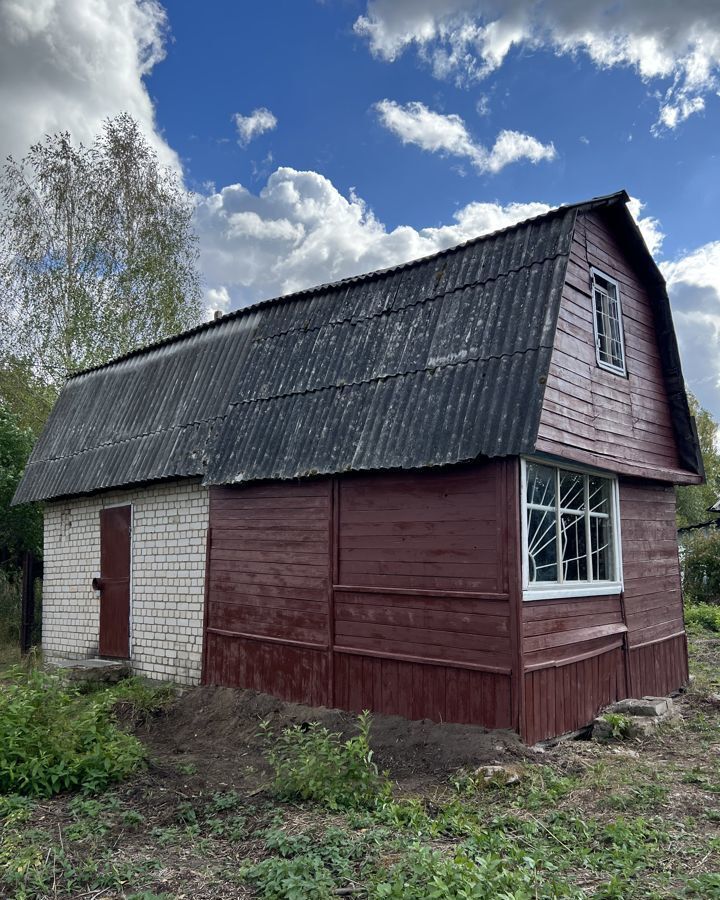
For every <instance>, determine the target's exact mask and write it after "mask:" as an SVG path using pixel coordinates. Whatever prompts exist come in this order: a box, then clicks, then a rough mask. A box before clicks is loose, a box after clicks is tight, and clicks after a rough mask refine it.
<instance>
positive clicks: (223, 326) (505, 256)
mask: <svg viewBox="0 0 720 900" xmlns="http://www.w3.org/2000/svg"><path fill="white" fill-rule="evenodd" d="M627 199H628V197H627V194H626V193H625V192H624V191H623V192H620V193H618V194H612V195H609V196H607V197H602V198H596V199H595V200H592V201H588V202H586V203H582V204H575V205H573V206H566V207H560V208H559V209H556V210H551V211H550V212H548V213H547V214H545V215H543V216H539V217H537V218H535V219H531V220H528V221H526V222H522V223H520V224H518V225H515V226H513V227H511V228H506V229H504V230H502V231H499V232H496V233H494V234H491V235H486V236H483V237H480V238H477V239H475V240H472V241H468V242H467V243H465V244H462V245H460V246H459V247H454V248H452V249H449V250H445V251H442V252H440V253H436V254H434V255H433V256H429V257H426V258H424V259H420V260H416V261H414V262H410V263H407V264H405V265H399V266H394V267H393V268H390V269H386V270H383V271H380V272H373V273H370V274H368V275H362V276H358V277H355V278H348V279H345V280H343V281H339V282H337V283H335V284H327V285H321V286H319V287H315V288H312V289H309V290H304V291H299V292H297V293H295V294H290V295H288V296H285V297H281V298H278V299H276V300H270V301H264V302H262V303H259V304H256V305H255V306H252V307H248V308H245V309H242V310H238V311H237V312H234V313H231V314H230V315H227V316H225V317H223V318H221V319H219V320H216V321H213V322H207V323H205V324H203V325H201V326H199V327H197V328H195V329H193V330H191V331H188V332H185V333H183V334H181V335H178V336H177V337H174V338H171V339H169V340H166V341H163V342H160V343H158V344H155V345H152V346H150V347H147V348H144V349H142V350H139V351H136V352H134V353H130V354H128V355H127V356H125V357H122V358H120V359H117V360H115V361H113V362H111V363H108V364H107V365H104V366H101V367H98V368H95V369H92V370H88V371H86V372H84V373H80V374H78V375H75V376H74V377H72V378H70V379H69V380H68V381H67V383H66V385H65V387H64V388H63V390H62V392H61V394H60V397H59V399H58V401H57V403H56V405H55V407H54V409H53V411H52V413H51V415H50V418H49V420H48V422H47V425H46V427H45V430H44V431H43V433H42V435H41V437H40V439H39V441H38V443H37V445H36V447H35V450H34V452H33V454H32V456H31V458H30V460H29V462H28V465H27V469H26V472H25V475H24V477H23V479H22V481H21V483H20V485H19V487H18V489H17V492H16V495H15V498H14V502H15V503H19V502H25V501H29V500H38V499H44V500H47V499H51V498H56V497H61V496H67V495H73V494H84V493H91V492H94V491H98V490H103V489H107V488H110V487H119V486H123V485H129V484H138V483H144V482H150V481H155V480H159V479H169V478H177V477H184V476H200V477H201V478H202V480H203V482H204V483H205V484H227V483H234V482H240V481H251V480H258V479H293V478H301V477H306V476H311V475H318V474H324V473H335V472H347V471H356V470H372V469H388V468H404V469H405V468H418V467H424V466H441V465H447V464H451V463H458V462H462V461H467V460H472V459H475V458H477V457H479V456H488V457H492V456H507V455H517V454H521V453H528V452H531V451H532V450H533V449H534V445H535V439H536V435H537V430H538V424H539V417H540V412H541V407H542V398H543V390H544V377H545V375H546V373H547V371H548V368H549V364H550V354H551V351H552V345H553V337H554V332H555V327H556V321H557V315H558V309H559V303H560V296H561V291H562V287H563V282H564V279H565V271H566V266H567V260H568V255H569V251H570V244H571V240H572V233H573V227H574V223H575V217H576V215H577V214H578V211H585V210H589V209H592V208H596V207H607V208H610V207H619V208H621V209H622V213H623V215H624V216H625V217H627V219H630V221H632V220H631V217H630V216H629V213H627V212H626V211H625V203H626V202H627ZM643 247H644V245H643ZM645 254H646V255H647V256H648V257H649V254H647V251H646V250H645ZM653 266H654V263H653ZM655 271H657V270H656V269H655ZM658 274H659V273H658ZM668 316H669V306H668ZM671 331H672V329H671ZM672 341H673V342H674V336H672ZM675 354H676V355H677V348H675ZM678 371H679V360H678ZM680 393H681V394H682V398H683V399H684V396H685V395H684V391H683V389H682V381H681V375H680ZM681 405H682V403H681ZM685 410H687V402H686V401H685ZM679 415H680V418H682V414H679ZM681 425H682V426H683V427H684V428H686V429H687V428H690V429H691V428H692V426H691V424H688V423H684V422H683V423H681Z"/></svg>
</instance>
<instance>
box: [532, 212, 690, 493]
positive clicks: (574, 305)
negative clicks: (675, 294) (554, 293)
mask: <svg viewBox="0 0 720 900" xmlns="http://www.w3.org/2000/svg"><path fill="white" fill-rule="evenodd" d="M591 266H595V267H597V268H598V269H600V270H601V271H603V272H605V273H607V274H608V275H609V276H610V277H612V278H614V279H615V280H616V281H617V282H618V285H619V290H620V299H621V303H622V314H623V326H624V332H625V355H626V364H627V373H628V375H627V378H625V377H623V376H621V375H617V374H614V373H612V372H608V371H606V370H604V369H601V368H600V367H599V366H598V364H597V362H596V358H595V335H594V330H593V304H592V299H591V294H590V268H591ZM536 446H537V449H538V450H540V451H545V452H548V453H554V454H557V455H559V456H562V457H565V458H566V459H574V460H577V461H579V462H584V463H587V464H590V465H596V466H602V467H603V468H607V469H610V470H611V471H615V472H619V473H624V474H629V475H644V476H646V477H648V478H660V479H663V478H667V479H668V480H677V481H680V480H688V481H697V480H698V479H697V477H696V476H694V475H692V474H690V473H683V472H681V471H680V463H679V459H678V453H677V447H676V443H675V438H674V436H673V429H672V423H671V418H670V409H669V406H668V400H667V392H666V389H665V382H664V377H663V372H662V368H661V362H660V352H659V349H658V345H657V340H656V336H655V327H654V323H653V313H652V307H651V303H650V298H649V296H648V294H647V291H646V290H645V288H644V286H643V284H642V282H641V280H640V279H639V278H638V276H637V275H636V274H635V272H634V271H633V269H632V267H631V266H630V265H629V264H628V262H627V260H626V258H625V255H624V254H623V251H622V249H621V248H620V247H619V246H618V244H617V242H616V240H615V238H614V236H613V234H612V233H611V231H610V230H609V229H608V228H607V226H606V224H605V222H604V220H603V217H602V214H601V213H599V212H594V213H589V214H586V215H582V216H579V217H578V220H577V223H576V227H575V232H574V236H573V244H572V250H571V255H570V260H569V263H568V270H567V277H566V283H565V287H564V290H563V295H562V300H561V305H560V314H559V320H558V329H557V332H556V337H555V345H554V349H553V355H552V361H551V365H550V371H549V373H548V380H547V385H546V390H545V399H544V403H543V409H542V414H541V419H540V428H539V432H538V439H537V445H536Z"/></svg>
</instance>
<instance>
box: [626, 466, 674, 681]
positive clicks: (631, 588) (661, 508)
mask: <svg viewBox="0 0 720 900" xmlns="http://www.w3.org/2000/svg"><path fill="white" fill-rule="evenodd" d="M620 514H621V517H622V547H623V570H624V573H625V610H626V617H627V626H628V636H627V639H628V648H629V655H630V691H631V693H632V694H633V695H636V696H643V695H647V694H666V693H668V692H669V691H673V690H676V689H677V688H679V687H680V686H681V685H682V684H685V683H686V682H687V680H688V665H687V645H686V641H685V633H684V623H683V607H682V592H681V587H680V567H679V564H678V546H677V532H676V530H675V491H674V489H673V488H672V487H671V486H669V485H660V484H648V483H647V482H632V481H622V482H621V483H620Z"/></svg>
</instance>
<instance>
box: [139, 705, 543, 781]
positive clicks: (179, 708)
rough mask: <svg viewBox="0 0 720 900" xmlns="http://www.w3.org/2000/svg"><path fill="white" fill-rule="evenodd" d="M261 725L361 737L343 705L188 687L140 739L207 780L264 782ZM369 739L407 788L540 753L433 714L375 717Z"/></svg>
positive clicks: (158, 756)
mask: <svg viewBox="0 0 720 900" xmlns="http://www.w3.org/2000/svg"><path fill="white" fill-rule="evenodd" d="M262 722H266V723H268V724H269V729H270V731H271V732H272V733H274V734H277V733H279V732H280V731H282V730H283V729H284V728H288V727H290V726H293V725H302V724H303V723H311V722H318V723H320V724H321V725H323V726H325V727H326V728H328V729H329V730H330V731H332V732H337V733H339V734H341V735H342V736H343V737H344V738H348V737H351V736H353V735H355V734H357V716H355V715H353V714H352V713H348V712H343V711H342V710H338V709H326V708H325V707H308V706H302V705H300V704H297V703H286V702H283V701H282V700H278V699H277V698H275V697H271V696H269V695H267V694H261V693H258V692H256V691H240V690H233V689H232V688H221V687H199V688H192V689H190V690H187V691H185V692H184V693H183V694H182V695H181V696H180V697H179V698H178V700H177V701H176V702H175V704H174V705H173V706H172V707H171V708H170V709H169V710H168V711H167V713H166V714H165V715H164V716H163V717H162V718H161V719H157V720H155V721H153V722H151V723H150V724H149V726H148V727H146V728H143V729H141V730H140V731H139V732H138V736H139V737H140V738H141V739H142V740H143V742H144V743H145V744H146V745H147V746H148V748H149V749H150V752H151V755H152V757H153V758H154V759H155V760H156V761H163V762H165V763H168V764H171V765H173V764H174V765H176V764H177V762H178V761H183V762H186V763H190V764H193V765H196V766H197V768H198V770H199V771H202V777H203V778H204V779H206V780H207V782H208V783H210V782H213V781H220V782H222V783H224V784H228V785H232V786H233V787H238V786H240V785H243V786H247V785H248V784H249V783H256V784H257V783H261V782H262V780H263V779H264V778H265V776H266V775H267V773H268V771H269V770H268V768H267V765H266V762H265V756H264V751H265V747H266V741H267V738H266V737H265V735H263V734H262V733H261V730H260V725H261V723H262ZM370 740H371V746H372V749H373V752H374V758H375V761H376V763H377V764H378V766H379V768H380V769H381V770H383V771H387V772H388V773H389V775H390V777H391V779H392V780H393V781H395V782H396V783H398V784H399V785H400V786H401V787H405V788H410V787H418V786H420V785H422V784H432V783H433V782H437V781H438V780H441V781H445V780H446V779H447V774H448V772H451V771H453V770H454V769H458V768H460V767H466V766H467V767H477V766H480V765H484V764H486V763H495V762H500V763H503V762H507V763H510V762H517V761H518V760H522V759H527V758H533V757H534V756H535V754H533V752H532V751H531V750H530V749H529V748H528V747H526V746H525V745H524V744H523V743H522V742H521V741H520V739H519V738H518V736H517V735H516V734H515V733H514V732H511V731H488V730H487V729H485V728H480V727H479V726H476V725H454V724H450V723H443V724H438V723H436V722H431V721H429V720H427V719H424V720H421V721H416V722H410V721H408V720H407V719H403V718H401V717H400V716H382V715H375V716H373V719H372V729H371V739H370Z"/></svg>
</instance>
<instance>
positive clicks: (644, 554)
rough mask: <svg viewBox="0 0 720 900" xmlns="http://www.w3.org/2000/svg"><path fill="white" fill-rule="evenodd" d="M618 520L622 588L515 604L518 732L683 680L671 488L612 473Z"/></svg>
mask: <svg viewBox="0 0 720 900" xmlns="http://www.w3.org/2000/svg"><path fill="white" fill-rule="evenodd" d="M620 520H621V523H620V527H621V532H622V556H623V574H624V586H625V591H624V595H623V596H622V597H619V596H617V597H595V598H587V599H582V598H573V599H569V600H535V601H530V602H527V603H525V604H523V655H524V666H525V672H526V675H525V695H526V706H525V717H524V727H525V731H524V733H523V736H524V737H525V739H526V740H528V741H531V742H532V741H537V740H540V739H543V738H548V737H552V736H553V735H556V734H562V733H563V732H567V731H574V730H575V729H577V728H582V727H583V726H584V725H586V724H587V723H588V722H590V721H591V720H592V719H593V718H594V716H595V715H596V714H597V712H598V711H599V709H600V708H601V707H602V706H605V705H606V704H608V703H611V702H614V701H615V700H619V699H621V698H622V697H627V696H635V697H642V696H646V695H648V694H656V695H662V694H667V693H669V692H671V691H674V690H677V689H678V688H679V687H681V686H682V685H683V684H685V683H686V682H687V680H688V668H687V647H686V643H685V634H684V630H683V613H682V595H681V591H680V570H679V564H678V553H677V538H676V532H675V490H674V488H673V487H672V486H671V485H665V484H661V483H658V482H648V481H635V480H630V479H621V480H620ZM608 673H609V674H608Z"/></svg>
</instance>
